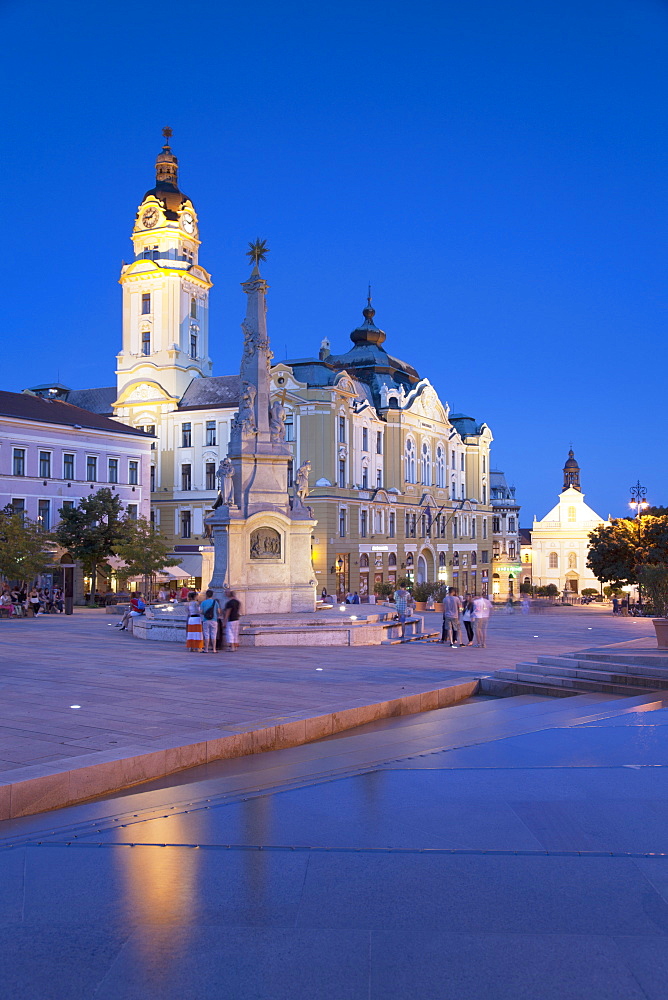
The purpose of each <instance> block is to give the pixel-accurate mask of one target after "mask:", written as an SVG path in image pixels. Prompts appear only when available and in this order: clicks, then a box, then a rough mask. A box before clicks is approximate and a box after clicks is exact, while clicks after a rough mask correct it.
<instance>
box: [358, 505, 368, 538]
mask: <svg viewBox="0 0 668 1000" xmlns="http://www.w3.org/2000/svg"><path fill="white" fill-rule="evenodd" d="M368 517H369V515H368V514H367V512H366V511H365V510H363V511H361V512H360V535H361V537H362V538H366V531H367V522H368Z"/></svg>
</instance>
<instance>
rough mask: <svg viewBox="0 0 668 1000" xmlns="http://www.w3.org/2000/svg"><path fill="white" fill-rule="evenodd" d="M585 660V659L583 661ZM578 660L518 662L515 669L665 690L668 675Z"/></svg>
mask: <svg viewBox="0 0 668 1000" xmlns="http://www.w3.org/2000/svg"><path fill="white" fill-rule="evenodd" d="M585 662H586V661H585ZM578 663H579V661H578V660H574V661H573V665H572V666H569V667H561V666H555V665H554V664H546V663H518V664H517V665H516V669H518V670H522V671H523V672H524V673H535V674H543V675H544V674H547V675H549V676H554V677H582V678H584V679H585V680H593V681H596V680H600V681H601V683H603V684H633V685H635V686H636V687H643V688H649V689H650V690H651V691H659V690H667V689H668V677H661V676H660V677H653V676H651V675H648V674H646V673H644V672H643V673H637V674H626V673H619V672H618V671H614V670H611V669H610V666H608V667H602V666H599V667H592V668H590V667H589V666H588V665H587V666H586V667H581V666H578V665H577V664H578Z"/></svg>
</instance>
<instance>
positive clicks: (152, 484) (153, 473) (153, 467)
mask: <svg viewBox="0 0 668 1000" xmlns="http://www.w3.org/2000/svg"><path fill="white" fill-rule="evenodd" d="M151 493H155V465H152V466H151Z"/></svg>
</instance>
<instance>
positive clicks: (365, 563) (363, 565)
mask: <svg viewBox="0 0 668 1000" xmlns="http://www.w3.org/2000/svg"><path fill="white" fill-rule="evenodd" d="M368 568H369V557H368V555H367V554H366V552H363V553H362V555H361V556H360V569H368Z"/></svg>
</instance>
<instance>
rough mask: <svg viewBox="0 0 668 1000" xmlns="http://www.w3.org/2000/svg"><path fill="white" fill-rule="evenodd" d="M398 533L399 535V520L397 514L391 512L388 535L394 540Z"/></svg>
mask: <svg viewBox="0 0 668 1000" xmlns="http://www.w3.org/2000/svg"><path fill="white" fill-rule="evenodd" d="M396 533H397V518H396V514H395V513H394V511H390V523H389V530H388V534H389V536H390V538H394V536H395V535H396Z"/></svg>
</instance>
